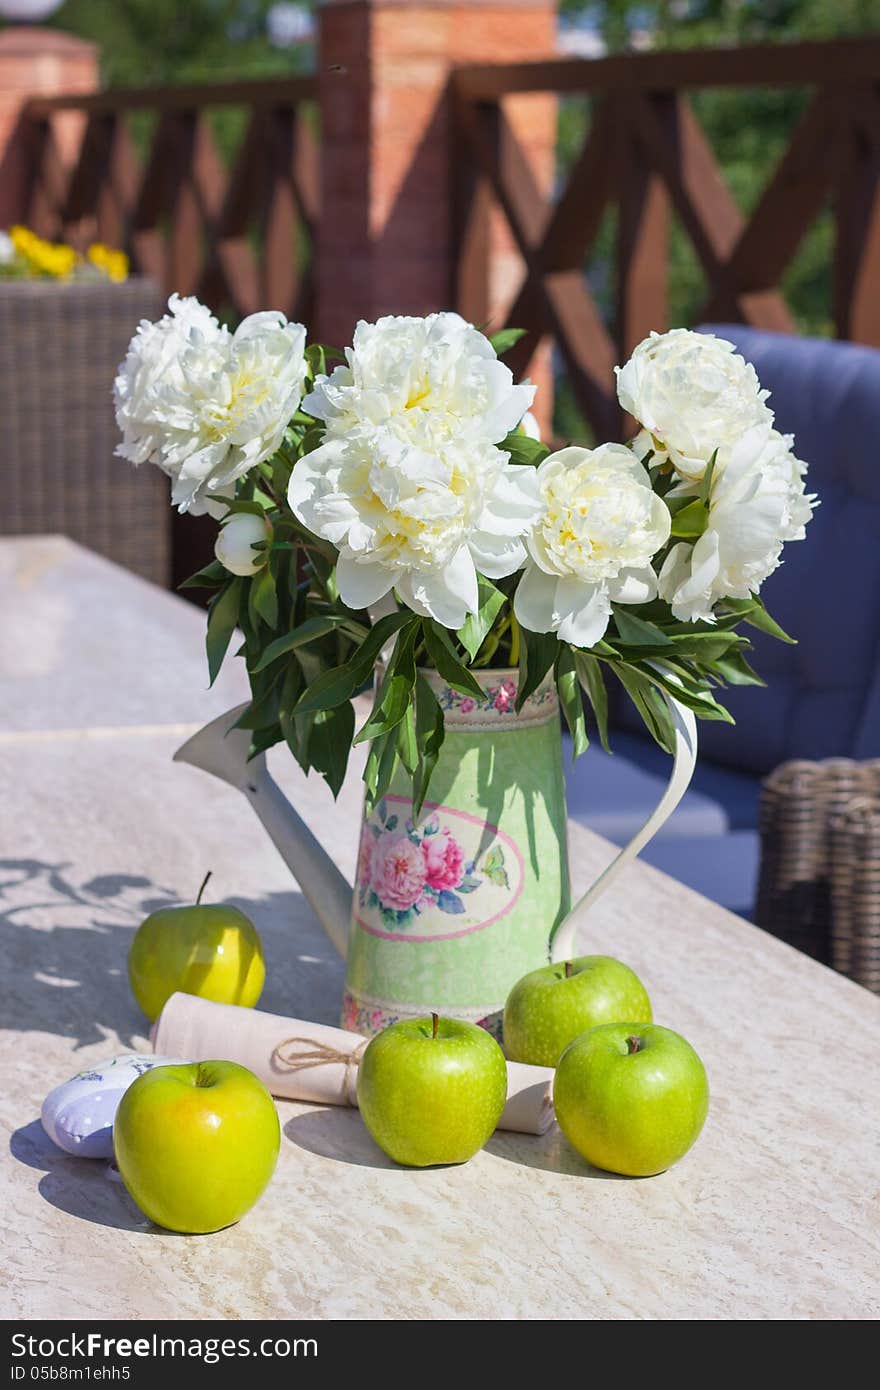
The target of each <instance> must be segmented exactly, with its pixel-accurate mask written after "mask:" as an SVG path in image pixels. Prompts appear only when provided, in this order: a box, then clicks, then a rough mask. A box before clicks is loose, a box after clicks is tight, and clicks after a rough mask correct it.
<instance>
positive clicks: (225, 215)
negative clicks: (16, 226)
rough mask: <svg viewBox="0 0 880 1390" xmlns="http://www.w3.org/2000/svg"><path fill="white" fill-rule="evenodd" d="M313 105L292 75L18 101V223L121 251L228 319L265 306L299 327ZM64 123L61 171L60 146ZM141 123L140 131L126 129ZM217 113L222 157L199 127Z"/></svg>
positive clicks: (303, 314)
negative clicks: (23, 181)
mask: <svg viewBox="0 0 880 1390" xmlns="http://www.w3.org/2000/svg"><path fill="white" fill-rule="evenodd" d="M316 95H317V83H316V81H315V80H314V79H312V78H296V79H284V80H283V81H278V80H261V81H253V82H240V83H223V84H222V85H216V86H211V85H207V84H202V85H200V86H197V87H170V88H169V87H161V88H153V89H147V88H145V89H142V90H126V91H115V92H114V91H108V92H101V93H97V94H95V95H90V96H70V97H67V96H64V97H55V98H51V99H44V100H34V101H31V102H30V103H29V104H28V105H27V107H26V108H25V111H24V114H23V116H22V130H21V132H20V138H22V139H24V140H26V141H27V143H28V151H29V159H28V170H29V186H28V188H27V190H26V193H25V199H24V206H23V207H22V213H21V220H22V221H25V222H27V223H28V224H29V225H30V226H32V227H33V228H34V229H35V230H36V231H38V232H40V233H41V234H43V235H44V236H50V237H64V238H66V239H67V240H69V241H71V242H72V243H73V244H74V245H81V244H83V243H85V242H86V241H88V240H90V239H94V238H95V237H97V238H98V239H100V240H102V241H105V242H107V243H108V244H110V245H112V246H122V247H125V248H126V249H127V250H128V251H129V253H130V255H131V257H132V260H133V263H134V266H135V268H136V269H138V270H140V271H143V272H144V273H145V274H148V275H150V276H151V277H152V278H153V279H154V280H156V281H157V282H158V283H159V284H160V285H161V286H163V287H164V288H165V290H166V291H167V292H170V291H172V290H176V291H178V293H180V294H195V295H198V296H199V297H200V298H202V299H203V300H205V301H206V302H207V303H208V304H210V305H211V306H212V307H214V308H216V309H218V310H221V311H226V312H230V313H232V314H233V315H244V314H248V313H252V312H253V311H254V310H257V309H261V308H265V307H266V306H267V305H271V306H272V307H273V308H278V309H281V310H283V311H284V312H286V313H287V314H288V315H289V316H290V317H292V318H297V319H300V320H304V321H306V322H308V320H309V318H310V316H311V310H312V302H311V299H312V275H311V264H312V259H311V247H312V245H313V243H314V228H315V221H316V217H317V209H318V169H317V154H316V146H315V140H314V134H313V131H314V125H315V120H314V113H313V112H312V111H311V110H310V109H309V108H310V107H311V105H312V104H313V103H314V100H315V97H316ZM71 113H75V116H78V118H79V120H78V126H79V130H78V136H79V140H78V150H77V152H76V153H75V156H74V158H73V160H72V161H71V159H70V158H69V155H68V157H66V158H65V155H67V153H68V152H67V150H65V149H63V148H62V146H63V145H64V144H67V145H69V143H70V141H69V134H70V129H69V127H70V121H71ZM145 113H147V115H146V118H147V119H148V120H150V121H151V124H152V130H150V131H147V132H144V131H143V130H141V131H140V132H139V131H138V129H137V124H136V123H137V121H138V119H141V120H143V119H144V118H145ZM224 115H225V116H226V118H227V125H226V136H227V140H226V143H227V145H230V146H231V148H229V149H227V150H226V151H225V152H224V153H225V156H226V157H223V155H221V152H220V151H219V149H218V138H217V133H216V127H215V125H214V123H213V120H212V118H217V117H218V116H219V118H220V119H221V121H222V119H223V117H224ZM230 115H231V116H232V122H231V123H230V121H229V117H230ZM65 121H66V123H67V129H65V130H64V131H63V132H61V131H60V130H59V129H58V127H59V125H60V123H61V122H65ZM139 134H140V137H141V138H140V140H139V139H138V135H139ZM59 136H62V139H61V140H59ZM139 144H141V145H144V144H145V145H146V153H145V155H139V153H138V145H139Z"/></svg>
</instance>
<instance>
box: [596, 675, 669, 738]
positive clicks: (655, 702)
mask: <svg viewBox="0 0 880 1390" xmlns="http://www.w3.org/2000/svg"><path fill="white" fill-rule="evenodd" d="M612 669H613V671H614V674H615V676H617V679H618V680H619V681H620V683H621V685H622V686H623V687H624V689H625V690H626V693H627V694H628V695H629V697H630V699H631V700H632V702H633V704H634V705H635V707H636V709H637V710H638V712H639V714H640V715H641V717H642V720H643V721H644V724H645V727H646V728H647V730H648V733H649V734H650V735H651V737H652V738H653V739H654V741H655V742H656V743H659V745H660V747H661V748H664V749H665V750H666V752H667V753H674V752H675V724H674V723H673V719H672V712H671V710H670V709H669V706H668V705H667V703H666V701H665V700H664V698H663V696H662V695H661V694H660V692H659V690H657V689H656V687H655V686H654V685H653V684H652V683H651V681H650V680H647V679H646V678H645V677H644V676H642V675H640V674H639V673H638V672H637V671H634V670H633V669H632V668H631V667H628V666H614V667H612Z"/></svg>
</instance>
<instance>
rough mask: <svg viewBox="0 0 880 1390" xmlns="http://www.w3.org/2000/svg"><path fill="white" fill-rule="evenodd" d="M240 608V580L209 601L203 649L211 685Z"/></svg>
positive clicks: (221, 662) (233, 582)
mask: <svg viewBox="0 0 880 1390" xmlns="http://www.w3.org/2000/svg"><path fill="white" fill-rule="evenodd" d="M240 607H241V580H240V579H233V580H232V581H231V582H230V583H229V584H227V586H226V588H225V589H221V590H220V593H219V594H217V595H216V597H215V598H214V599H212V601H211V607H210V608H209V610H208V630H207V633H206V635H205V647H206V649H207V653H208V675H209V676H210V683H211V685H213V684H214V682H215V680H216V679H217V676H218V674H219V671H220V667H221V666H222V665H223V658H224V657H225V655H226V652H227V649H228V647H229V642H230V639H231V638H232V634H233V632H234V631H235V626H236V624H237V622H238V612H239V608H240Z"/></svg>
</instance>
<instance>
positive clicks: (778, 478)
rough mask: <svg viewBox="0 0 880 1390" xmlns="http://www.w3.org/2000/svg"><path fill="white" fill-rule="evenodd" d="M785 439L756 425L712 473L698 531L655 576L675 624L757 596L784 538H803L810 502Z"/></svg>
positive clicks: (705, 616)
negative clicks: (727, 602)
mask: <svg viewBox="0 0 880 1390" xmlns="http://www.w3.org/2000/svg"><path fill="white" fill-rule="evenodd" d="M793 442H794V441H793V438H792V436H791V435H782V434H779V433H778V431H776V430H771V431H770V434H769V436H767V435H765V433H764V430H763V427H762V426H758V427H757V428H755V429H752V430H750V431H748V432H747V433H746V434H745V435H744V436H743V437H742V439H741V440H740V441H739V442H738V443H737V444H736V445H735V446H734V447H733V449H732V451H731V454H730V458H729V461H728V463H727V466H726V468H725V469H724V470H723V472H721V473H720V474H717V475H716V474H713V478H712V486H711V493H710V498H709V521H708V525H707V527H706V530H705V531H704V532H703V534H702V535H701V536H700V537H699V539H698V540H697V541H696V543H695V544H694V545H693V546H691V545H689V544H686V543H684V542H681V543H679V544H678V545H674V546H673V547H672V549H671V550H670V552H669V554H668V556H667V557H666V561H665V563H664V565H663V568H662V569H661V571H660V578H659V592H660V597H661V598H663V599H665V600H666V602H667V603H669V604H670V606H671V608H672V612H673V614H674V615H675V617H676V618H678V619H679V620H680V621H683V622H696V621H698V620H702V621H704V622H712V621H714V614H713V608H714V605H715V604H716V603H717V602H718V601H719V599H722V598H749V597H750V596H751V595H752V594H756V593H758V591H759V590H760V588H761V585H762V584H763V582H764V580H765V579H766V578H767V577H768V575H770V574H772V573H773V571H774V570H775V569H776V568H777V566H778V565H779V564H780V557H781V554H782V547H783V544H784V543H785V541H790V540H802V539H803V537H804V528H805V526H806V523H807V522H808V521H809V519H810V517H811V515H812V510H813V507H814V506H815V503H816V499H815V497H814V496H813V495H810V494H808V493H807V492H806V490H805V486H804V474H805V472H806V465H805V464H803V463H802V462H801V461H800V460H799V459H798V458H796V457H795V455H794V452H793V449H792V445H793ZM683 491H685V492H686V493H687V492H689V491H691V489H689V488H685V489H683Z"/></svg>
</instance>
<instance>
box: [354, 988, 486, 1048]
mask: <svg viewBox="0 0 880 1390" xmlns="http://www.w3.org/2000/svg"><path fill="white" fill-rule="evenodd" d="M423 1015H424V1016H426V1010H425V1009H423V1008H420V1007H418V1008H413V1007H410V1008H406V1009H402V1010H401V1009H388V1008H382V1007H378V1006H377V1005H376V1004H373V1003H370V1002H369V1001H364V1002H361V1001H360V1000H358V999H356V998H355V996H354V995H353V994H352V993H351V991H350V990H346V991H345V993H344V995H343V998H342V1017H341V1019H340V1022H341V1024H342V1027H343V1028H345V1029H346V1031H347V1032H349V1033H363V1034H364V1036H365V1037H367V1038H372V1037H375V1035H376V1034H377V1033H381V1032H382V1030H383V1029H384V1028H390V1027H391V1025H392V1024H393V1023H400V1022H401V1020H402V1019H405V1018H418V1017H421V1016H423ZM458 1016H459V1015H458V1013H457V1012H456V1011H454V1010H453V1011H452V1012H451V1013H450V1017H453V1018H454V1017H458ZM462 1017H464V1015H462ZM502 1021H503V1018H502V1013H501V1012H500V1011H499V1010H495V1011H494V1012H493V1013H489V1014H485V1015H484V1016H482V1017H468V1018H467V1022H469V1023H475V1024H476V1025H477V1027H478V1028H484V1029H485V1030H486V1032H487V1033H491V1035H492V1037H493V1038H494V1039H495V1041H496V1042H498V1043H501V1041H502V1030H501V1025H502Z"/></svg>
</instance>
